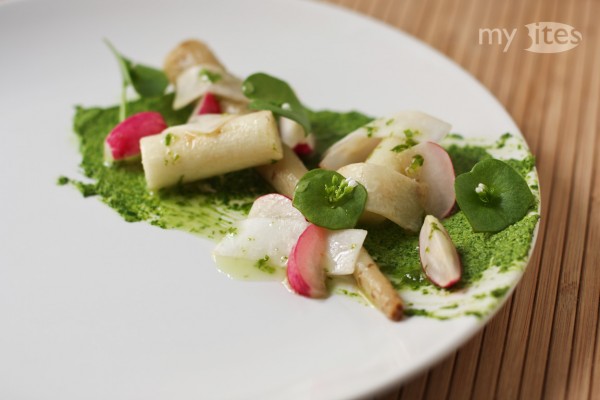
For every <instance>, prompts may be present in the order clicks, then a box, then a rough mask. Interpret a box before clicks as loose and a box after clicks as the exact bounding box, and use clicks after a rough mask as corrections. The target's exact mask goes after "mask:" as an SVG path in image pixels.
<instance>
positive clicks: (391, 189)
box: [338, 163, 423, 232]
mask: <svg viewBox="0 0 600 400" xmlns="http://www.w3.org/2000/svg"><path fill="white" fill-rule="evenodd" d="M338 172H339V173H340V174H342V175H343V176H345V177H346V178H352V179H354V180H356V181H357V182H360V183H361V184H362V185H363V186H364V187H365V189H367V193H368V194H369V195H368V197H367V204H366V205H365V210H366V211H368V212H371V213H374V214H378V215H381V216H383V217H386V218H387V219H389V220H391V221H393V222H394V223H396V224H398V225H400V226H401V227H402V228H404V229H407V230H410V231H413V232H416V231H418V230H419V228H420V227H421V222H422V221H423V208H422V207H421V204H420V199H419V192H418V187H419V184H418V183H417V182H415V181H414V180H413V179H410V178H408V177H406V176H404V175H402V174H400V173H398V172H396V171H393V170H391V169H389V168H385V167H383V166H381V165H376V164H366V163H356V164H350V165H346V166H345V167H342V168H340V169H339V170H338Z"/></svg>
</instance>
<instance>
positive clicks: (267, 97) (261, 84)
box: [242, 72, 311, 134]
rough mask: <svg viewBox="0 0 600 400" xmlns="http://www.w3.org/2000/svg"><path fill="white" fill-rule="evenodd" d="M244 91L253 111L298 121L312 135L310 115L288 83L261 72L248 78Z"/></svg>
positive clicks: (243, 87) (243, 86)
mask: <svg viewBox="0 0 600 400" xmlns="http://www.w3.org/2000/svg"><path fill="white" fill-rule="evenodd" d="M242 90H243V91H244V95H245V96H246V97H247V98H248V99H250V104H249V107H250V108H251V109H254V110H269V111H272V112H273V114H276V115H278V116H281V117H285V118H289V119H291V120H294V121H296V122H297V123H299V124H300V125H302V127H303V128H304V132H305V133H306V134H308V133H310V131H311V126H310V120H309V118H308V113H307V112H306V109H305V108H304V106H303V105H302V103H300V100H298V97H296V94H295V93H294V91H293V90H292V88H291V87H290V86H289V85H288V84H287V83H286V82H284V81H282V80H280V79H277V78H275V77H274V76H270V75H267V74H264V73H262V72H259V73H256V74H252V75H250V76H249V77H248V78H246V80H245V81H244V84H243V85H242Z"/></svg>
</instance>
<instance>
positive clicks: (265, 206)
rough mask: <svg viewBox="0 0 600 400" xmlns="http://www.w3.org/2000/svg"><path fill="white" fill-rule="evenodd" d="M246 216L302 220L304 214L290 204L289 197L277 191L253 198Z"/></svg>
mask: <svg viewBox="0 0 600 400" xmlns="http://www.w3.org/2000/svg"><path fill="white" fill-rule="evenodd" d="M248 218H292V219H301V220H304V216H303V215H302V213H301V212H300V211H298V209H297V208H296V207H294V206H293V205H292V200H291V199H290V198H289V197H285V196H284V195H281V194H278V193H271V194H266V195H264V196H260V197H259V198H258V199H256V200H254V204H252V208H251V209H250V212H249V213H248Z"/></svg>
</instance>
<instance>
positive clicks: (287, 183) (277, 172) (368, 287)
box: [257, 145, 402, 321]
mask: <svg viewBox="0 0 600 400" xmlns="http://www.w3.org/2000/svg"><path fill="white" fill-rule="evenodd" d="M283 150H284V151H283V152H284V156H283V158H282V159H281V160H279V161H278V162H276V163H274V164H269V165H264V166H261V167H258V168H257V170H258V172H259V173H260V174H261V175H262V177H263V178H264V179H265V180H266V181H267V182H269V183H270V184H271V186H273V187H274V188H275V190H277V191H278V192H279V193H281V194H283V195H285V196H288V197H292V196H293V195H294V189H295V188H296V184H297V183H298V181H299V180H300V178H302V176H304V174H305V173H306V172H308V170H307V169H306V167H305V166H304V164H303V163H302V160H300V158H298V156H297V155H296V154H295V153H294V152H293V151H292V150H291V149H289V148H288V147H287V146H285V145H284V146H283ZM354 278H355V279H356V282H357V283H358V286H359V287H360V289H361V290H362V292H363V293H365V295H366V296H367V297H368V298H369V300H370V301H371V303H373V305H374V306H375V307H377V308H378V309H379V310H381V312H383V313H384V314H385V315H386V316H387V317H388V318H390V319H391V320H394V321H397V320H399V319H400V318H402V300H401V299H400V296H399V295H398V293H397V292H396V291H395V290H394V288H393V286H392V284H391V283H390V281H389V280H388V279H387V278H386V277H385V275H383V274H382V273H381V271H380V270H379V267H378V266H377V264H376V263H375V261H373V259H372V258H371V257H370V256H369V253H368V252H367V251H366V250H365V248H364V247H361V250H360V253H359V259H357V262H356V264H355V270H354Z"/></svg>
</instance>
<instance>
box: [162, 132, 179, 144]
mask: <svg viewBox="0 0 600 400" xmlns="http://www.w3.org/2000/svg"><path fill="white" fill-rule="evenodd" d="M175 138H176V136H175V135H173V134H172V133H170V132H169V133H167V134H166V136H165V146H167V147H168V146H170V145H171V143H173V142H174V141H175Z"/></svg>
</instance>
